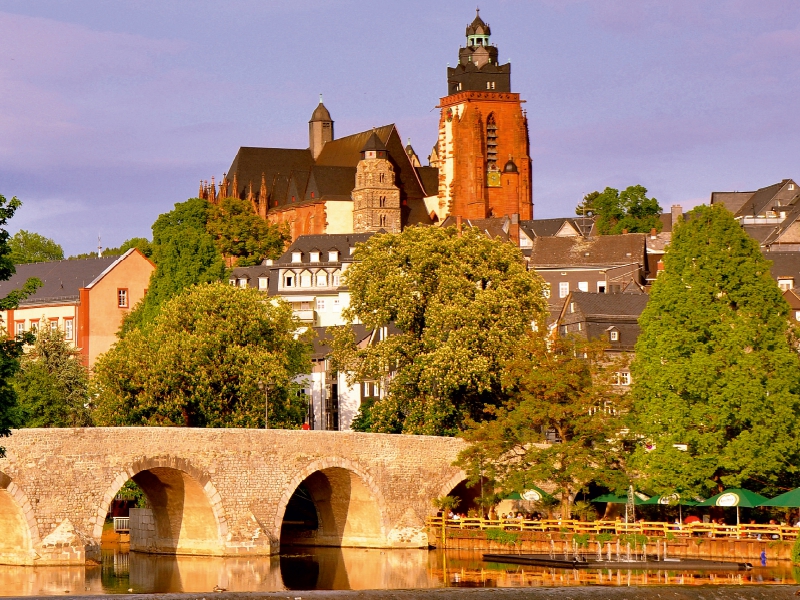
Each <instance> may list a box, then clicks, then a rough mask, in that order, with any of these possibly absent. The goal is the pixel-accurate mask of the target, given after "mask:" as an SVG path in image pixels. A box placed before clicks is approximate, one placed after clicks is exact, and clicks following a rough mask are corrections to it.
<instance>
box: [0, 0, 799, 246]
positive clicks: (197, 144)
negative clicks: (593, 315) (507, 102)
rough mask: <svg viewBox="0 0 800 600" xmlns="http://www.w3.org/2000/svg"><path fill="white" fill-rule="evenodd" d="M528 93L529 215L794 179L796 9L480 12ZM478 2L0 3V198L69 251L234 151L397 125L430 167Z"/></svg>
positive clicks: (702, 6) (705, 2) (678, 6)
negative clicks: (596, 194) (639, 190)
mask: <svg viewBox="0 0 800 600" xmlns="http://www.w3.org/2000/svg"><path fill="white" fill-rule="evenodd" d="M480 4H481V16H483V17H484V19H485V20H486V21H487V22H489V24H490V25H491V27H492V34H493V35H492V41H493V42H494V43H495V44H496V45H497V46H498V47H499V50H500V58H501V60H502V61H503V62H505V61H506V60H508V59H509V58H510V59H511V61H512V66H513V69H512V77H511V81H512V88H513V90H514V91H517V92H520V93H521V94H522V97H523V98H524V99H525V100H527V104H526V108H527V110H528V117H529V121H530V134H531V147H532V154H533V161H534V163H533V164H534V203H535V205H536V206H535V216H536V217H537V218H546V217H555V216H563V215H569V214H572V212H573V209H574V206H575V205H576V204H577V203H578V202H579V201H580V199H581V197H582V196H583V194H585V193H586V192H588V191H591V190H594V189H602V188H603V187H605V186H612V187H625V186H627V185H631V184H635V183H641V184H643V185H645V186H646V187H647V188H648V189H649V190H650V192H651V193H652V194H653V195H655V196H656V198H658V200H659V201H660V202H661V206H662V207H664V208H665V209H668V208H669V206H670V205H671V204H673V203H681V204H684V206H691V205H694V204H697V203H699V202H703V201H707V199H708V197H709V194H710V193H711V192H712V191H714V190H745V189H756V188H758V187H762V186H765V185H769V184H771V183H774V182H776V181H779V180H781V179H783V178H787V177H792V178H797V177H800V172H798V171H800V160H799V159H800V144H798V140H799V139H800V135H798V134H800V120H799V119H798V114H799V113H800V110H798V106H800V2H798V1H797V0H757V1H750V0H725V1H724V2H720V1H719V0H714V1H711V0H660V1H652V0H493V1H490V0H484V1H482V2H481V3H480ZM473 15H474V2H464V1H463V0H462V1H456V0H432V1H431V0H428V1H419V0H403V1H402V2H399V1H396V0H394V1H364V0H293V1H287V0H230V1H227V2H208V1H201V0H192V1H189V0H186V1H177V0H155V1H145V0H140V1H137V2H126V3H122V2H117V1H115V0H81V1H75V0H68V1H66V0H65V1H60V0H37V1H36V2H30V1H29V0H0V193H2V194H3V195H5V196H6V197H11V196H14V195H16V196H18V197H19V198H20V199H21V200H22V201H23V203H24V205H23V207H22V209H21V210H20V212H19V213H18V215H17V216H16V217H15V218H14V220H13V221H12V223H11V230H12V231H16V230H17V229H19V228H24V229H29V230H33V231H37V232H39V233H42V234H44V235H47V236H48V237H52V238H54V239H55V240H56V241H58V242H59V243H61V244H62V245H63V246H64V249H65V250H66V252H67V253H77V252H81V251H89V250H91V249H92V248H94V247H95V246H96V245H97V241H96V240H97V235H98V233H99V234H100V235H101V236H102V239H103V245H104V246H116V245H118V244H119V243H121V242H122V241H123V240H125V239H127V238H129V237H133V236H147V237H150V235H151V232H150V225H151V224H152V222H153V221H154V220H155V218H156V217H157V216H158V215H159V214H160V213H163V212H166V211H168V210H170V209H171V208H172V205H173V204H174V203H176V202H181V201H183V200H185V199H186V198H188V197H191V196H193V195H195V194H196V191H197V187H198V182H199V180H200V179H201V178H203V179H210V178H211V176H212V175H216V176H217V178H219V176H220V175H221V174H222V172H223V171H225V170H227V169H228V167H229V166H230V163H231V160H232V159H233V157H234V155H235V153H236V150H237V149H238V147H239V146H244V145H247V146H278V147H281V146H282V147H298V148H299V147H306V146H307V145H308V133H307V132H308V127H307V122H308V119H309V117H310V115H311V112H312V111H313V109H314V107H315V105H316V102H317V96H318V94H319V93H323V94H324V99H325V104H326V106H327V107H328V108H329V109H330V111H331V114H332V115H333V118H334V120H335V121H336V125H335V128H336V133H337V134H338V135H339V136H342V135H347V134H349V133H353V132H356V131H359V130H363V129H366V128H369V127H372V126H378V125H382V124H385V123H391V122H394V123H396V124H397V126H398V128H399V131H400V134H401V135H402V136H403V137H404V138H405V137H411V139H412V143H413V145H414V147H415V149H416V150H417V153H418V154H419V155H420V156H421V157H422V158H423V162H424V157H427V155H428V154H429V152H430V148H431V146H432V145H433V143H434V142H435V140H436V129H437V125H438V114H437V111H436V110H435V109H434V107H435V106H436V104H437V103H438V99H439V97H440V96H441V95H442V94H443V93H444V92H445V91H446V80H445V67H446V66H447V63H448V62H449V63H451V64H455V62H456V60H457V56H458V54H457V53H458V47H459V45H462V44H463V43H464V41H465V38H464V28H465V26H466V24H467V23H468V22H469V21H471V20H472V18H473Z"/></svg>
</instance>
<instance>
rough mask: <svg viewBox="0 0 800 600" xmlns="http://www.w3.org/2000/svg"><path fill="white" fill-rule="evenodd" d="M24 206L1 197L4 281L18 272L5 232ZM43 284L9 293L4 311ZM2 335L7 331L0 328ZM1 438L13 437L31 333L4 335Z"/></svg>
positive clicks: (0, 273)
mask: <svg viewBox="0 0 800 600" xmlns="http://www.w3.org/2000/svg"><path fill="white" fill-rule="evenodd" d="M21 205H22V202H20V201H19V200H18V199H17V198H16V197H14V198H11V200H6V198H5V196H3V195H2V194H0V281H7V280H9V279H10V278H11V276H12V275H13V274H14V273H16V269H15V268H14V261H13V260H12V258H11V253H12V250H11V245H10V244H9V238H10V237H11V236H10V235H9V234H8V231H7V230H6V229H5V226H6V224H7V223H8V221H9V219H11V217H13V216H14V213H15V212H16V211H17V209H18V208H19V207H20V206H21ZM41 285H42V282H41V281H40V280H38V279H36V278H31V279H28V280H27V281H26V282H25V283H24V284H23V286H22V287H21V288H20V289H18V290H13V291H11V292H9V293H8V295H7V296H6V297H5V298H0V311H6V310H9V309H12V308H16V307H17V306H19V303H20V301H21V300H23V299H25V298H27V297H28V296H30V295H31V294H33V293H34V292H35V291H36V289H37V288H38V287H39V286H41ZM0 332H2V333H5V331H3V330H2V328H0ZM0 337H1V338H2V341H0V437H8V436H9V435H11V427H13V425H14V421H15V417H16V404H17V394H16V392H15V391H14V387H13V377H14V375H15V374H16V372H17V371H19V359H20V357H21V356H22V353H23V350H24V346H25V344H26V343H30V342H31V341H32V336H31V334H30V333H26V334H23V335H21V336H17V337H16V338H14V339H8V336H7V335H2V336H0ZM2 456H5V448H3V447H0V457H2Z"/></svg>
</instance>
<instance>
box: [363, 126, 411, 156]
mask: <svg viewBox="0 0 800 600" xmlns="http://www.w3.org/2000/svg"><path fill="white" fill-rule="evenodd" d="M371 150H374V151H375V152H386V145H385V144H384V143H383V142H382V141H381V138H379V137H378V134H377V133H376V132H375V130H374V129H373V130H372V135H371V136H369V138H367V141H366V142H364V145H363V146H362V148H361V152H369V151H371ZM406 155H408V152H406Z"/></svg>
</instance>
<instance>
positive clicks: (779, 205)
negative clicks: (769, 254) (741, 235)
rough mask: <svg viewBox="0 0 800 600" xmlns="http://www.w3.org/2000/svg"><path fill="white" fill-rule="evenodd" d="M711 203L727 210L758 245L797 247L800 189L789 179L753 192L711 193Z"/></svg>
mask: <svg viewBox="0 0 800 600" xmlns="http://www.w3.org/2000/svg"><path fill="white" fill-rule="evenodd" d="M711 204H721V205H723V206H724V207H725V208H727V209H728V210H729V211H731V212H732V213H733V215H734V217H735V218H736V220H737V221H739V222H740V223H741V225H742V227H743V228H744V230H745V231H746V232H747V234H748V235H749V236H750V237H752V238H753V239H755V240H756V241H757V242H758V243H759V245H760V246H761V247H762V248H766V249H768V250H770V251H795V252H796V251H798V250H800V189H798V187H797V184H796V183H795V182H794V181H793V180H792V179H784V180H783V181H780V182H778V183H775V184H773V185H770V186H767V187H764V188H761V189H759V190H756V191H755V192H713V193H712V194H711Z"/></svg>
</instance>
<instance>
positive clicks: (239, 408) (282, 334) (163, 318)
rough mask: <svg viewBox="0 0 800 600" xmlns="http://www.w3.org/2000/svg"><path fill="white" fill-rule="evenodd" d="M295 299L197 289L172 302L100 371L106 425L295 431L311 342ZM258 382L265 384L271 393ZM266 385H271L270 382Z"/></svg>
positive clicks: (98, 415) (99, 413)
mask: <svg viewBox="0 0 800 600" xmlns="http://www.w3.org/2000/svg"><path fill="white" fill-rule="evenodd" d="M298 328H299V323H298V322H297V321H296V320H295V319H294V318H293V316H292V310H291V307H289V305H287V304H285V303H283V302H280V301H275V302H265V301H264V298H263V297H262V296H261V294H260V293H259V292H258V291H257V290H254V289H238V288H234V287H232V286H230V285H227V284H225V283H209V284H201V285H196V286H193V287H191V288H188V289H185V290H183V291H182V292H180V293H178V294H177V295H176V296H175V297H174V298H172V299H171V300H169V301H167V302H166V303H165V304H164V306H163V307H162V309H161V311H160V312H159V313H158V314H157V315H156V316H155V318H154V320H153V323H152V324H151V325H150V326H148V327H146V328H144V329H134V330H132V331H130V332H129V333H128V334H127V335H126V336H125V337H124V338H122V339H121V340H120V341H119V342H117V344H116V345H115V346H114V347H112V349H111V350H110V351H108V352H107V353H106V354H104V355H103V356H101V357H100V359H99V360H98V361H97V363H96V364H95V367H94V373H95V375H94V380H95V384H96V386H97V390H96V393H97V394H98V400H97V402H98V404H97V410H96V412H95V421H96V422H97V423H98V424H101V425H168V426H175V425H182V426H187V427H264V424H265V422H264V421H265V415H264V413H265V393H266V394H268V396H269V415H270V417H269V419H270V420H269V425H270V427H283V428H296V427H298V426H299V425H300V424H301V423H302V422H303V420H304V417H305V413H306V403H305V400H304V398H303V397H302V396H301V395H299V393H298V392H299V388H300V384H298V383H296V382H295V380H296V378H297V377H298V375H301V374H303V373H309V372H310V370H311V364H310V360H309V344H308V343H307V342H306V341H305V338H304V337H299V338H298V337H297V336H296V332H297V330H298ZM259 383H262V384H266V387H267V389H266V390H265V391H262V390H261V389H260V388H259ZM262 387H263V386H262Z"/></svg>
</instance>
